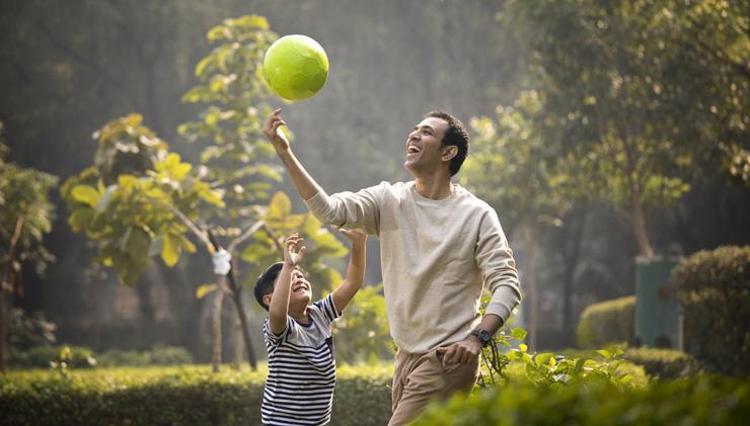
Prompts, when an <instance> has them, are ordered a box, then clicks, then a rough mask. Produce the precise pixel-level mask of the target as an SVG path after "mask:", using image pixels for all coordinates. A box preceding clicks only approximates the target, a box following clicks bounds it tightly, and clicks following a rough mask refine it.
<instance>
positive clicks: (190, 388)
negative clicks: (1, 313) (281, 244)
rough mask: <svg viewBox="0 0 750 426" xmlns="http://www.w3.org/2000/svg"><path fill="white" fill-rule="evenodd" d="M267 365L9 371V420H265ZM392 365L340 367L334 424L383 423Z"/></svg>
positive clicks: (5, 407) (0, 393) (4, 419)
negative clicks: (255, 367)
mask: <svg viewBox="0 0 750 426" xmlns="http://www.w3.org/2000/svg"><path fill="white" fill-rule="evenodd" d="M266 373H267V370H266V369H265V368H261V369H260V370H259V371H257V372H248V371H240V372H238V371H233V370H230V369H228V368H225V369H224V371H222V372H221V373H218V374H213V373H211V368H210V367H209V366H185V367H161V368H118V369H98V370H79V371H75V370H74V371H71V372H69V374H68V377H67V378H64V377H62V376H61V375H60V374H59V373H57V372H55V371H49V370H47V371H43V370H31V371H16V372H10V373H8V374H7V375H6V376H3V377H0V423H1V424H3V425H27V424H34V425H60V424H75V425H101V424H190V425H249V424H260V404H261V401H262V398H263V383H264V380H265V375H266ZM391 374H392V370H391V369H390V368H389V367H386V366H371V367H347V366H342V367H340V368H339V369H338V372H337V375H338V381H337V384H336V391H335V393H334V405H333V407H334V412H333V422H332V424H333V425H352V424H356V425H361V426H366V425H384V424H386V423H387V422H388V418H389V417H390V411H391V404H390V399H391V398H390V389H389V386H388V385H389V384H390V381H391Z"/></svg>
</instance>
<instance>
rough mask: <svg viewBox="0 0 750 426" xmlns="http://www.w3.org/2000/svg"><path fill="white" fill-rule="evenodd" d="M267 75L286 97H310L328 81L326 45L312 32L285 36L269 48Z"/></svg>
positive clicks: (264, 63) (267, 79)
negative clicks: (311, 33) (309, 34)
mask: <svg viewBox="0 0 750 426" xmlns="http://www.w3.org/2000/svg"><path fill="white" fill-rule="evenodd" d="M263 75H264V77H265V79H266V82H267V83H268V86H269V87H271V89H272V90H273V91H274V92H275V93H276V94H277V95H279V96H280V97H282V98H283V99H286V100H290V101H297V100H301V99H307V98H310V97H312V96H313V95H315V94H316V93H318V91H319V90H320V89H321V88H322V87H323V85H324V84H325V83H326V79H327V78H328V56H326V52H325V50H323V47H322V46H321V45H320V44H318V42H317V41H315V40H313V39H312V38H310V37H308V36H304V35H300V34H294V35H288V36H284V37H281V38H280V39H278V40H276V42H274V43H273V44H272V45H271V47H269V48H268V50H267V51H266V57H265V59H264V60H263Z"/></svg>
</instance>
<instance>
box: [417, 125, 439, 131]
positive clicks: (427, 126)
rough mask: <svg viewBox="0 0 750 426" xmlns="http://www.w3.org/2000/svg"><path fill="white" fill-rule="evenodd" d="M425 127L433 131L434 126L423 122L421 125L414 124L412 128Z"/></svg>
mask: <svg viewBox="0 0 750 426" xmlns="http://www.w3.org/2000/svg"><path fill="white" fill-rule="evenodd" d="M425 127H426V128H428V129H430V130H432V131H433V132H434V131H435V128H434V127H432V126H430V125H429V124H423V125H421V126H414V130H417V129H419V128H425Z"/></svg>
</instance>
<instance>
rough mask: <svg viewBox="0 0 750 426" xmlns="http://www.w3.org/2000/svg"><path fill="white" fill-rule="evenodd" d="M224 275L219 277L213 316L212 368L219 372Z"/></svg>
mask: <svg viewBox="0 0 750 426" xmlns="http://www.w3.org/2000/svg"><path fill="white" fill-rule="evenodd" d="M224 282H225V278H224V277H218V279H217V283H216V285H217V288H216V291H214V300H213V302H214V306H213V313H212V314H213V316H212V327H211V334H212V336H211V337H212V342H211V346H212V351H211V369H212V371H213V372H214V373H218V372H219V367H220V366H221V345H222V342H221V314H222V312H221V311H222V309H221V308H222V306H223V305H224Z"/></svg>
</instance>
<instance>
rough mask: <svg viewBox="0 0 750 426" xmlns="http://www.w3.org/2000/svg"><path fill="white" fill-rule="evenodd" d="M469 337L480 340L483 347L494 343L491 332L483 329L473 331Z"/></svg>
mask: <svg viewBox="0 0 750 426" xmlns="http://www.w3.org/2000/svg"><path fill="white" fill-rule="evenodd" d="M469 335H470V336H474V337H476V338H477V339H479V343H481V344H482V346H487V345H488V344H489V343H490V342H491V341H492V336H491V335H490V332H489V331H487V330H482V329H481V328H477V329H476V330H473V331H472V332H471V333H469Z"/></svg>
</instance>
